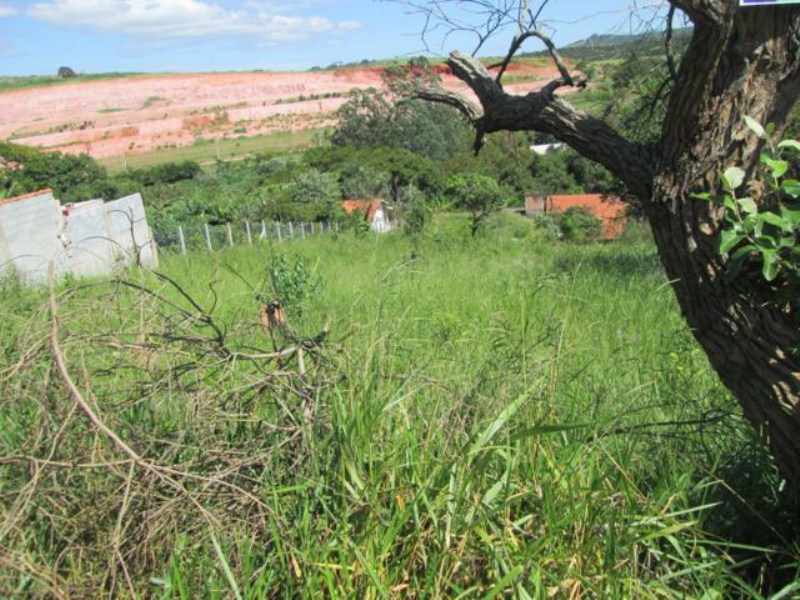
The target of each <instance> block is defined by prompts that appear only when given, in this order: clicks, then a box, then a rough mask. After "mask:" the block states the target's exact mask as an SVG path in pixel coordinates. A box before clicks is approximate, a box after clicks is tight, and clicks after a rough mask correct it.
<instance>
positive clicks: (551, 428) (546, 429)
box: [511, 423, 586, 442]
mask: <svg viewBox="0 0 800 600" xmlns="http://www.w3.org/2000/svg"><path fill="white" fill-rule="evenodd" d="M584 427H586V424H585V423H565V424H563V425H536V426H535V427H529V428H528V429H523V430H522V431H518V432H516V433H515V434H514V435H512V436H511V441H512V442H516V441H519V440H523V439H525V438H529V437H534V436H539V435H542V434H543V433H558V432H561V431H569V430H571V429H582V428H584Z"/></svg>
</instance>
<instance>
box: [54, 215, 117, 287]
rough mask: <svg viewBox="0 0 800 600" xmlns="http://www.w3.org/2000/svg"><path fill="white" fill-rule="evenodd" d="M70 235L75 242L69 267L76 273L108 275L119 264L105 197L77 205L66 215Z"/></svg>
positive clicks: (72, 241) (71, 240)
mask: <svg viewBox="0 0 800 600" xmlns="http://www.w3.org/2000/svg"><path fill="white" fill-rule="evenodd" d="M66 222H67V236H68V237H69V240H70V242H71V245H70V248H69V251H68V256H69V261H68V265H69V270H70V271H71V272H72V273H73V274H74V275H78V276H81V275H106V274H108V273H110V272H111V271H112V270H113V269H114V266H115V264H114V263H115V257H116V255H117V253H116V252H115V248H114V246H115V244H116V242H115V240H114V238H113V237H112V235H111V232H110V230H109V224H108V213H107V210H106V207H105V205H104V204H103V201H102V200H89V201H88V202H80V203H78V204H74V205H72V207H71V210H70V211H69V215H68V216H67V217H66Z"/></svg>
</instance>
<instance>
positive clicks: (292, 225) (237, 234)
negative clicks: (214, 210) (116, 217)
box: [153, 221, 339, 254]
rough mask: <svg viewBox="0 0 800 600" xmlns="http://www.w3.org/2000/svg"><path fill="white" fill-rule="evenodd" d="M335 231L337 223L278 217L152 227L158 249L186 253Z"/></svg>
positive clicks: (298, 238) (300, 237)
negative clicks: (167, 227)
mask: <svg viewBox="0 0 800 600" xmlns="http://www.w3.org/2000/svg"><path fill="white" fill-rule="evenodd" d="M332 230H333V231H338V230H339V224H338V223H333V224H331V223H329V222H327V221H325V222H310V223H304V222H288V223H282V222H280V221H241V222H239V223H225V224H224V225H208V224H202V225H178V226H177V227H175V228H171V229H164V228H158V229H155V230H154V231H153V239H155V241H156V244H158V247H159V248H161V249H169V250H174V251H177V252H180V253H181V254H186V253H187V252H189V251H190V250H206V251H208V252H214V251H215V250H221V249H223V248H230V247H233V246H244V245H250V246H252V245H253V244H256V243H259V242H263V241H267V240H272V241H278V242H281V241H286V240H304V239H306V238H307V237H311V236H314V235H321V234H323V233H328V232H329V231H332Z"/></svg>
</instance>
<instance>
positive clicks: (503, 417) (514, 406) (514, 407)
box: [468, 393, 528, 456]
mask: <svg viewBox="0 0 800 600" xmlns="http://www.w3.org/2000/svg"><path fill="white" fill-rule="evenodd" d="M527 399H528V394H527V393H524V394H522V395H521V396H519V397H518V398H517V399H516V400H514V401H513V402H512V403H511V404H509V405H508V406H506V407H505V408H504V409H503V410H502V411H501V412H500V414H499V415H497V418H496V419H495V420H494V421H492V423H491V424H490V425H489V426H488V427H487V428H486V429H484V430H483V431H482V432H481V433H480V435H478V437H477V438H475V441H474V442H473V443H472V445H471V446H470V449H469V452H468V454H469V456H474V455H475V454H477V453H478V452H480V451H481V450H483V449H484V447H485V446H486V445H487V444H488V443H489V442H490V441H491V439H492V438H493V437H494V436H495V435H496V434H497V432H498V431H500V429H501V428H502V427H503V425H505V424H506V422H507V421H508V420H509V419H510V418H511V417H513V416H514V415H515V414H516V413H517V411H518V410H519V409H520V408H521V407H522V405H523V404H524V403H525V401H526V400H527Z"/></svg>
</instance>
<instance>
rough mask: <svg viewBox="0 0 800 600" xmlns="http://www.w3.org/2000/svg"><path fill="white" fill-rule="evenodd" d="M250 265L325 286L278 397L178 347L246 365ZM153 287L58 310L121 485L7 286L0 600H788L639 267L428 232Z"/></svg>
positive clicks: (0, 331) (734, 456) (229, 266)
mask: <svg viewBox="0 0 800 600" xmlns="http://www.w3.org/2000/svg"><path fill="white" fill-rule="evenodd" d="M276 252H279V253H282V254H283V255H286V256H288V257H290V258H291V259H296V258H297V257H300V258H302V259H303V260H304V262H305V264H306V265H310V268H311V269H312V270H314V272H316V273H318V274H319V276H320V277H321V278H322V280H323V281H324V286H323V287H322V288H321V289H319V290H317V291H316V293H315V294H314V295H312V296H311V297H309V298H306V299H305V300H303V304H302V306H299V305H294V306H287V307H286V309H287V314H288V318H289V321H290V324H291V327H292V328H293V330H294V332H295V334H296V336H297V337H299V338H308V337H312V336H314V335H315V334H316V333H317V332H319V331H320V330H322V329H323V326H324V324H325V323H328V324H329V327H330V335H329V337H328V339H327V340H326V341H325V343H324V346H323V348H322V349H321V350H318V349H316V348H312V347H311V346H308V355H307V358H306V360H305V361H304V362H305V364H304V369H303V372H302V374H300V373H299V365H298V363H297V361H296V358H297V357H296V356H293V357H290V358H287V359H285V360H284V359H279V360H275V359H273V360H266V359H265V360H263V361H261V362H258V361H244V360H235V359H233V358H231V355H228V356H227V357H226V358H219V355H218V354H215V350H214V348H216V346H215V343H216V342H215V341H214V340H215V336H216V335H217V333H215V330H214V329H213V327H211V326H210V325H209V323H208V322H207V321H203V318H204V317H203V316H204V315H211V318H212V320H213V323H214V325H215V326H217V327H219V328H220V329H221V331H222V334H223V335H224V337H225V344H226V345H227V347H229V348H235V349H236V351H237V352H239V353H241V354H244V353H250V354H253V353H258V352H261V353H269V351H270V350H271V347H270V346H271V340H270V338H269V336H268V335H267V334H266V332H265V330H264V328H263V327H261V326H260V325H259V324H258V311H259V305H258V300H257V298H256V296H257V292H258V291H259V290H260V289H261V288H262V283H264V282H265V281H266V288H267V289H269V287H270V285H269V280H270V278H269V277H265V274H266V273H267V269H268V265H269V264H270V263H271V257H272V256H273V255H274V253H276ZM163 262H164V265H163V270H164V273H165V275H167V276H168V277H170V278H172V279H173V280H175V282H177V283H178V284H179V285H180V289H178V288H176V287H175V286H172V285H171V284H169V283H168V281H167V280H165V279H163V278H161V279H159V278H156V277H154V276H152V275H149V274H147V273H131V274H128V275H126V276H125V279H124V281H125V282H126V283H127V284H128V285H119V284H114V285H109V284H106V283H102V282H97V283H96V284H93V285H91V286H87V285H86V284H83V285H80V284H77V283H73V284H68V285H65V286H63V287H62V288H60V290H59V296H58V298H57V304H58V312H59V324H60V327H59V331H60V333H59V338H60V339H61V342H62V346H63V347H64V352H65V354H66V357H67V361H66V362H67V365H68V368H69V370H70V372H71V373H72V374H73V377H74V378H75V379H76V381H77V382H78V384H79V387H80V388H81V390H82V391H83V393H84V394H86V396H87V397H88V398H89V399H90V402H91V403H92V406H93V407H94V408H95V410H96V412H97V414H98V415H100V416H101V418H102V419H104V420H105V422H106V423H107V424H109V425H113V429H114V431H116V432H117V433H118V434H119V436H120V437H122V438H123V439H124V440H125V441H126V442H128V443H130V444H131V445H132V446H133V447H134V449H135V450H136V451H137V452H138V453H139V454H140V455H141V457H142V462H141V463H137V462H135V461H130V460H128V458H129V457H126V456H125V455H124V453H123V452H121V451H120V450H119V448H114V447H113V445H112V444H111V443H109V441H108V439H107V438H106V437H104V436H103V435H101V433H100V432H98V430H97V428H93V427H91V426H88V425H87V423H86V420H85V418H84V417H83V415H82V414H80V411H79V410H76V409H75V408H74V402H73V401H72V399H71V398H70V397H69V396H68V394H67V392H66V390H65V388H64V385H63V381H62V380H61V379H60V378H59V375H58V373H57V372H56V371H55V369H54V367H53V363H52V359H51V356H52V345H48V335H49V333H50V332H51V330H52V326H51V321H50V315H49V312H48V309H47V307H46V301H47V293H46V291H44V290H39V291H37V290H22V289H19V288H16V287H13V284H11V283H9V284H7V285H8V286H10V287H8V288H7V289H6V290H5V291H4V293H3V296H2V303H1V304H0V307H1V308H0V310H2V313H3V315H2V316H3V318H2V320H0V336H2V340H3V345H2V352H3V357H4V359H5V360H4V364H7V365H10V366H9V367H7V368H5V369H4V370H3V372H2V383H1V384H0V385H2V398H3V400H2V404H0V424H1V425H2V427H0V432H1V433H0V456H2V457H3V458H0V506H2V510H3V520H2V522H0V548H2V550H0V591H5V592H6V593H5V594H4V595H12V596H13V595H37V594H46V593H50V594H54V595H58V594H61V595H63V596H75V595H92V596H102V595H109V596H121V597H134V596H135V597H150V596H152V597H162V598H197V597H211V598H214V597H216V598H265V597H273V596H278V597H287V596H294V597H317V596H331V597H360V598H361V597H363V598H383V597H470V598H471V597H485V598H495V597H506V596H512V597H520V598H560V597H564V598H583V597H592V598H665V597H666V598H672V597H676V598H678V597H679V598H689V597H692V598H693V597H698V598H700V597H704V598H721V597H743V598H760V597H763V596H764V595H766V594H768V593H777V592H779V591H780V590H783V594H784V596H783V597H791V596H792V594H793V593H796V592H797V590H798V587H797V584H795V583H794V580H795V577H796V575H797V574H798V558H799V556H800V555H799V553H798V546H797V539H798V538H797V529H796V523H795V522H794V521H793V520H792V518H791V517H790V516H788V515H787V514H786V513H784V512H781V511H782V510H784V509H783V505H782V504H781V500H780V497H779V492H778V487H779V483H778V482H777V480H776V475H775V471H774V468H773V466H772V465H771V463H770V462H769V461H768V460H767V458H766V456H765V454H764V453H763V450H762V448H761V446H760V444H758V443H757V442H756V441H755V440H754V438H753V436H752V435H751V433H750V431H749V429H748V428H747V426H746V425H745V424H744V423H743V420H742V418H741V415H740V414H739V411H738V409H737V408H736V405H735V403H734V402H733V400H732V399H731V398H730V396H729V394H728V393H727V392H726V391H725V389H724V388H723V387H721V385H720V383H719V382H718V380H717V378H716V377H715V376H714V374H713V372H712V371H711V370H710V368H709V367H708V365H707V363H706V361H705V358H704V356H703V355H702V353H701V352H700V351H699V349H698V348H697V346H696V345H695V343H694V342H693V340H692V339H691V336H690V334H689V333H688V332H687V331H686V329H685V326H684V324H683V322H682V320H681V318H680V315H679V313H678V310H677V307H676V306H675V302H674V300H673V297H672V294H671V291H670V289H669V286H668V283H667V282H666V281H665V279H664V276H663V274H662V272H661V269H660V267H659V265H658V261H657V258H656V256H655V253H654V250H653V248H652V245H651V244H650V243H649V242H648V241H647V240H646V239H643V240H628V241H624V242H620V243H615V244H607V245H585V246H568V245H562V244H558V243H553V242H549V241H547V240H545V239H543V238H542V237H541V235H540V234H539V233H538V232H537V231H536V230H534V229H533V226H532V225H531V224H530V223H529V222H527V221H524V220H521V219H511V218H503V219H498V220H496V221H495V222H494V223H493V224H491V225H490V227H489V229H488V231H487V232H486V233H485V235H484V237H482V238H480V239H477V240H471V239H469V235H468V232H467V224H466V221H463V220H461V219H460V218H458V217H452V216H449V217H446V218H441V219H439V220H437V221H435V222H434V224H433V225H432V227H431V228H430V229H429V230H428V231H427V232H426V234H425V235H424V236H421V237H418V238H410V237H406V236H403V235H399V234H391V235H387V236H382V237H373V236H371V235H367V236H356V235H354V234H351V233H347V234H341V235H338V236H334V235H329V236H324V237H317V238H314V239H309V240H307V241H305V242H299V241H298V242H286V243H283V244H280V245H276V246H273V247H270V246H261V247H255V248H241V247H238V248H233V249H230V250H226V251H224V252H220V253H218V254H215V255H208V254H192V255H189V256H188V257H181V256H167V257H165V258H164V261H163ZM133 285H135V286H141V288H146V289H148V290H155V291H157V292H158V294H159V295H158V297H156V296H153V295H144V294H142V292H141V289H138V290H137V289H134V287H131V286H133ZM272 292H274V290H272ZM277 293H278V294H279V293H280V290H277ZM187 298H192V299H193V300H194V301H195V302H196V303H197V306H196V307H193V306H192V305H191V303H189V302H188V301H187ZM212 306H213V311H212V310H211V307H212ZM176 307H177V308H176ZM201 309H202V310H201ZM167 338H169V339H170V344H167V343H166V342H165V341H164V340H166V339H167ZM286 343H287V344H288V343H289V342H288V341H287V342H286ZM62 379H63V378H62ZM34 459H36V460H34ZM148 465H154V466H152V468H151V467H150V466H148ZM182 473H183V474H186V473H189V474H190V476H184V475H181V474H182ZM223 480H224V484H221V483H220V481H223ZM226 486H228V487H226ZM233 486H235V488H236V489H233ZM793 528H794V529H793ZM787 586H788V587H787ZM792 586H794V587H792Z"/></svg>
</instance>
